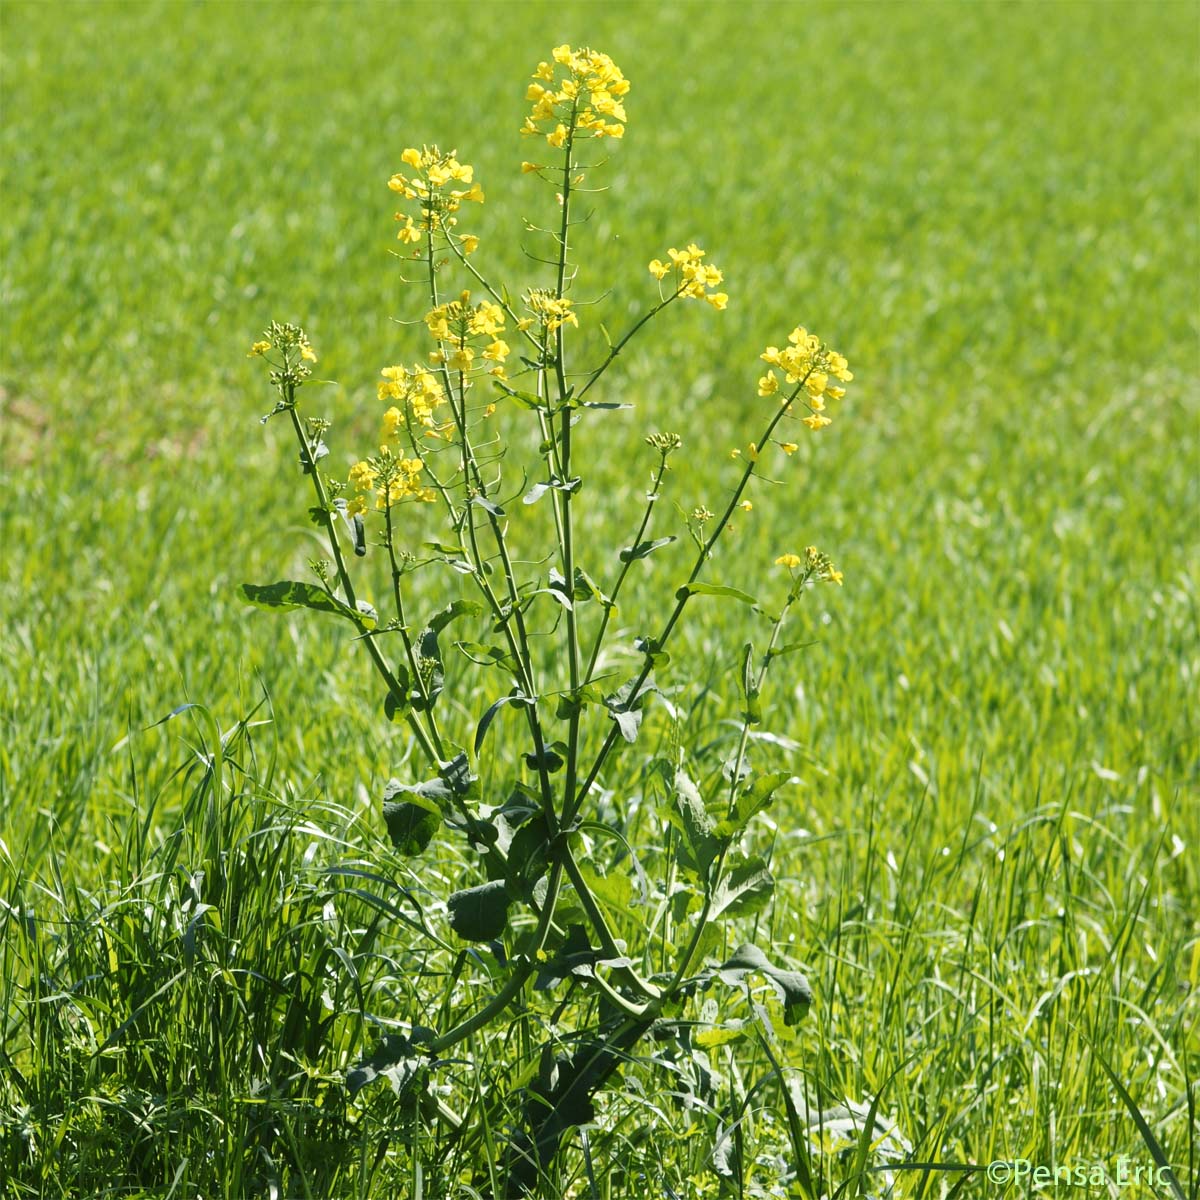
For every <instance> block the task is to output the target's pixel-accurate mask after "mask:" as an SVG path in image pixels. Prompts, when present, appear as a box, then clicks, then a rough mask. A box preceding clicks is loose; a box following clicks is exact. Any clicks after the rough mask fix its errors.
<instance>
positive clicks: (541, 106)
mask: <svg viewBox="0 0 1200 1200" xmlns="http://www.w3.org/2000/svg"><path fill="white" fill-rule="evenodd" d="M552 58H553V59H554V62H553V63H549V62H541V63H538V68H537V70H536V71H535V72H534V73H533V80H534V81H533V83H531V84H530V85H529V87H528V89H527V90H526V92H525V99H526V100H531V101H532V102H533V109H532V110H531V112H530V114H529V116H527V117H526V118H525V124H524V125H523V126H522V127H521V132H522V133H525V134H530V135H531V136H532V135H540V136H544V137H545V139H546V141H547V142H549V143H550V145H551V146H553V147H554V148H555V149H556V150H558V149H561V148H562V147H563V146H564V145H566V143H567V140H568V139H569V138H574V137H576V136H578V135H579V134H580V133H585V134H586V135H587V136H588V137H596V138H603V137H610V138H619V137H624V136H625V125H624V122H625V120H626V117H625V105H624V104H622V103H621V97H622V96H624V95H625V94H626V93H627V92H628V91H629V80H628V79H626V78H625V76H624V75H622V74H621V69H620V67H618V66H617V64H616V63H615V62H613V60H612V59H611V58H609V57H608V55H607V54H601V53H600V52H599V51H597V50H589V49H587V48H586V47H584V48H583V49H580V50H572V49H571V47H570V46H568V45H565V44H564V45H562V46H555V48H554V51H553V53H552ZM559 68H562V70H561V72H560V70H559ZM546 85H549V86H546ZM551 124H552V125H553V128H551V129H549V130H547V129H545V128H543V126H546V125H551ZM525 166H526V164H522V169H524V168H525ZM528 167H529V169H530V170H536V169H537V167H536V165H535V164H533V163H530V164H528Z"/></svg>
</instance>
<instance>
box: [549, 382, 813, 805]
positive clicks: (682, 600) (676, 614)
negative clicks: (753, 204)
mask: <svg viewBox="0 0 1200 1200" xmlns="http://www.w3.org/2000/svg"><path fill="white" fill-rule="evenodd" d="M810 373H811V372H810ZM807 378H808V375H807V374H806V375H805V376H804V379H801V380H800V382H799V383H798V384H797V385H796V390H795V391H794V392H792V394H791V395H790V396H789V397H788V398H787V399H786V400H784V401H782V402H781V403H780V405H779V409H778V411H777V412H776V413H775V414H774V415H773V416H772V417H771V420H770V422H769V424H768V425H767V428H766V431H765V432H764V433H763V435H762V438H761V439H760V442H759V444H760V445H762V446H764V447H765V446H766V445H767V444H768V442H769V441H770V440H771V435H772V434H773V433H774V432H775V427H776V426H777V425H778V424H779V422H780V421H782V420H783V418H784V416H785V415H786V414H787V412H788V409H790V408H791V406H792V402H793V401H794V400H795V399H796V397H797V396H798V395H799V394H800V392H801V390H802V389H803V387H804V382H805V380H806V379H807ZM755 466H756V463H755V462H753V461H748V462H747V463H746V469H745V470H744V471H743V472H742V477H741V479H740V480H739V481H738V485H737V487H736V488H735V489H734V491H733V495H732V496H731V497H730V499H729V503H728V504H727V505H726V506H725V511H724V513H722V514H721V519H720V520H719V521H718V522H717V524H716V527H715V528H714V529H713V532H712V534H711V535H710V536H709V539H708V541H707V542H705V543H704V545H703V546H702V547H701V548H700V553H699V554H698V555H697V556H696V562H695V565H694V566H693V567H692V571H691V574H690V575H689V576H688V578H687V583H686V584H684V586H683V587H682V588H680V590H679V598H678V599H677V600H676V602H675V607H674V608H673V609H672V610H671V615H670V616H669V617H668V618H667V623H666V625H665V626H664V627H663V631H662V633H661V634H660V635H659V636H658V638H657V639H656V641H655V643H654V645H655V649H656V651H658V650H663V649H665V648H666V644H667V640H668V639H669V638H670V636H671V633H672V632H673V631H674V629H675V626H676V625H677V624H678V623H679V618H680V617H681V616H682V615H683V610H684V609H685V608H686V607H687V602H688V600H689V599H690V598H691V593H690V592H689V591H688V590H687V589H688V584H692V583H695V582H696V577H697V576H698V575H699V574H700V572H701V571H702V570H703V569H704V564H705V563H706V562H707V561H708V557H709V555H710V554H711V553H712V549H713V547H714V546H715V545H716V543H717V539H718V538H719V537H720V536H721V534H722V533H724V531H725V527H726V525H727V524H728V523H729V518H730V517H731V516H732V515H733V510H734V509H735V508H736V507H737V504H738V501H739V500H740V499H741V498H742V493H743V492H744V491H745V490H746V485H747V484H748V483H749V482H750V477H751V476H752V475H753V474H754V468H755ZM653 665H654V662H653V658H652V657H651V655H650V654H647V655H646V661H645V663H643V665H642V669H641V671H639V672H638V675H637V677H636V679H635V681H634V684H633V688H632V690H631V691H630V698H631V699H636V698H637V696H638V693H639V692H640V691H641V689H642V685H643V684H644V683H645V682H646V680H647V678H648V677H649V675H650V672H651V670H652V669H653ZM619 736H620V730H619V728H618V726H617V724H616V722H615V721H614V722H613V726H612V728H611V729H610V730H609V731H608V736H607V737H606V738H605V739H604V744H603V745H602V746H601V747H600V752H599V753H598V754H597V755H596V760H595V762H594V763H593V764H592V769H591V771H590V772H589V773H588V777H587V779H586V780H585V781H584V783H583V786H582V787H580V789H579V790H578V792H577V793H575V795H574V797H571V796H568V797H567V804H566V807H565V810H564V812H563V824H564V825H569V824H570V822H571V821H572V820H573V819H574V816H575V814H576V813H577V812H578V811H579V809H580V808H581V807H582V806H583V801H584V799H585V798H586V797H587V794H588V792H589V791H590V790H591V788H592V785H593V784H594V783H595V782H596V779H597V777H598V776H599V774H600V772H601V770H602V769H603V767H604V763H605V762H606V761H607V759H608V756H609V755H610V754H611V753H612V749H613V746H615V745H616V742H617V738H618V737H619Z"/></svg>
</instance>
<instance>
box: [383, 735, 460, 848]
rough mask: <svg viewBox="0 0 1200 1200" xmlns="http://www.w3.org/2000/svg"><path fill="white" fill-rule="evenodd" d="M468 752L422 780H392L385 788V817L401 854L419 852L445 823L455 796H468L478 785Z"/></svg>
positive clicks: (394, 843) (393, 842)
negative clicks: (433, 775)
mask: <svg viewBox="0 0 1200 1200" xmlns="http://www.w3.org/2000/svg"><path fill="white" fill-rule="evenodd" d="M475 782H476V781H475V776H474V775H472V774H471V770H470V764H469V763H468V761H467V756H466V755H465V754H460V755H458V757H457V758H454V759H452V760H451V761H450V762H448V763H446V764H445V766H443V767H442V769H441V771H440V772H439V773H438V775H437V777H436V778H434V779H427V780H425V781H424V782H423V783H401V782H400V780H398V779H389V780H388V781H387V785H386V787H385V788H384V790H383V819H384V821H386V822H387V827H388V836H389V837H390V838H391V839H392V844H393V845H394V846H395V847H396V849H398V850H399V851H400V853H401V854H408V855H413V854H420V853H421V851H423V850H424V849H425V847H426V846H428V845H429V843H430V841H432V839H433V835H434V834H435V833H436V832H437V831H438V828H439V826H440V825H441V823H442V813H443V811H444V810H445V808H446V807H447V806H448V805H449V804H450V803H451V801H452V800H453V799H454V797H455V796H467V795H470V794H471V791H472V789H473V787H474V785H475Z"/></svg>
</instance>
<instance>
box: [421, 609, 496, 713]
mask: <svg viewBox="0 0 1200 1200" xmlns="http://www.w3.org/2000/svg"><path fill="white" fill-rule="evenodd" d="M481 612H483V605H481V604H480V603H479V601H478V600H455V601H454V603H453V604H449V605H447V606H446V607H445V608H443V609H442V610H441V612H438V613H435V614H434V615H433V616H432V617H430V619H429V624H428V625H426V626H425V628H424V629H422V630H421V632H420V634H419V635H418V636H417V650H418V652H419V653H420V655H421V657H422V658H426V659H428V660H429V661H430V662H432V663H433V669H432V671H431V672H430V675H429V679H428V680H427V681H426V686H425V692H426V695H422V694H421V690H420V689H419V688H417V687H415V686H414V687H413V690H412V692H411V693H410V695H409V699H410V701H411V702H412V706H413V708H415V709H416V710H417V711H418V712H424V711H425V710H426V709H427V708H432V707H433V705H434V702H435V701H436V700H437V698H438V697H439V696H440V695H441V694H442V685H443V684H444V683H445V681H446V673H445V669H444V667H443V663H442V650H441V647H440V646H439V645H438V634H439V633H441V631H442V630H443V629H445V628H446V626H447V625H449V624H450V622H451V621H454V620H457V618H459V617H477V616H479V614H480V613H481Z"/></svg>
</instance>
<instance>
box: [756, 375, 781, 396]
mask: <svg viewBox="0 0 1200 1200" xmlns="http://www.w3.org/2000/svg"><path fill="white" fill-rule="evenodd" d="M777 391H779V380H778V379H776V378H775V372H774V371H768V372H767V373H766V374H765V375H764V376H763V377H762V378H761V379H760V380H759V381H758V394H759V395H760V396H770V395H772V394H773V393H774V392H777Z"/></svg>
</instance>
